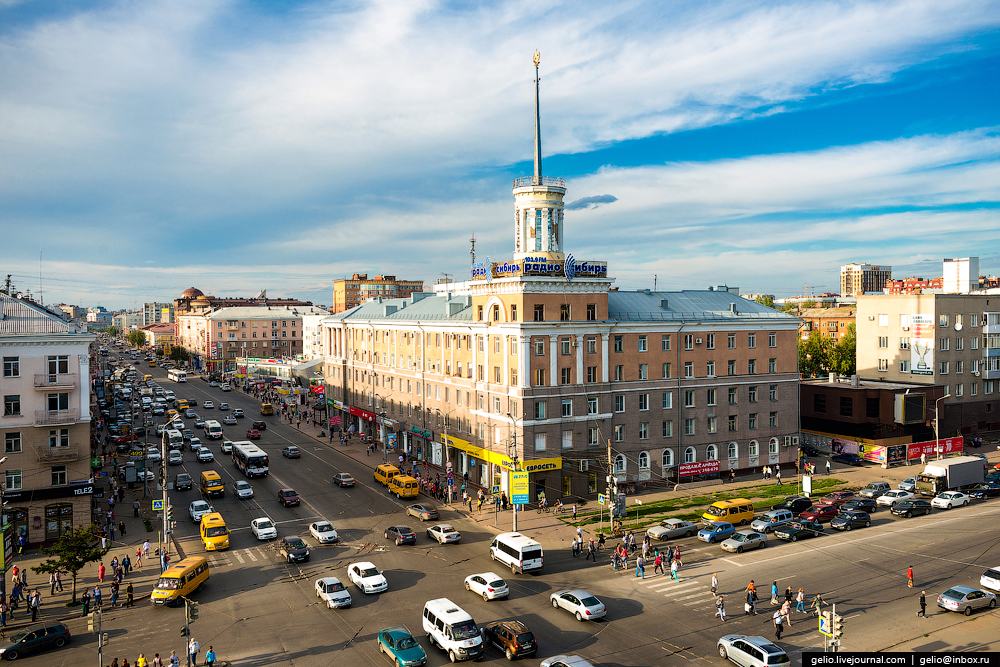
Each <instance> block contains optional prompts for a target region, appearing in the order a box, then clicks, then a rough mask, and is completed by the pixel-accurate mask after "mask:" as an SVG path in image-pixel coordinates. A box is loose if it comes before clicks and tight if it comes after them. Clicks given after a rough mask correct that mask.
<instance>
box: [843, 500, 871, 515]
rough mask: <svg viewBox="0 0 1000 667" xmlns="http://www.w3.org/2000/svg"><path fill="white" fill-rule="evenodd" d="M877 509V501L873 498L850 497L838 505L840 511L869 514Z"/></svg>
mask: <svg viewBox="0 0 1000 667" xmlns="http://www.w3.org/2000/svg"><path fill="white" fill-rule="evenodd" d="M876 510H878V503H877V502H875V498H861V497H860V496H859V497H857V498H852V499H851V500H848V501H847V502H846V503H844V504H843V505H841V506H840V511H841V512H868V513H869V514H871V513H872V512H875V511H876Z"/></svg>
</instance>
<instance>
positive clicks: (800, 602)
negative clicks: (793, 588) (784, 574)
mask: <svg viewBox="0 0 1000 667" xmlns="http://www.w3.org/2000/svg"><path fill="white" fill-rule="evenodd" d="M795 611H801V612H802V613H803V614H804V613H806V594H805V592H803V590H802V589H801V588H800V589H799V592H798V593H796V594H795Z"/></svg>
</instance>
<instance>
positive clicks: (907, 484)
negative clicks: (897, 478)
mask: <svg viewBox="0 0 1000 667" xmlns="http://www.w3.org/2000/svg"><path fill="white" fill-rule="evenodd" d="M896 488H897V489H902V490H903V491H916V490H917V478H916V477H907V478H906V479H904V480H903V481H902V482H900V483H899V484H897V485H896Z"/></svg>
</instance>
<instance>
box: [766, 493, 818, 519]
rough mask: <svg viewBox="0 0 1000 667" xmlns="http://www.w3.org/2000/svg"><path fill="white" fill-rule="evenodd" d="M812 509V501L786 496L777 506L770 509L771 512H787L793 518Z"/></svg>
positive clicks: (802, 497) (803, 497)
mask: <svg viewBox="0 0 1000 667" xmlns="http://www.w3.org/2000/svg"><path fill="white" fill-rule="evenodd" d="M810 507H812V501H811V500H809V499H808V498H806V497H805V496H788V497H787V498H785V499H784V500H782V501H781V502H780V503H778V504H777V505H773V506H772V507H771V509H772V510H788V511H789V512H791V513H792V514H793V515H794V516H798V515H800V514H802V513H803V512H805V511H806V510H807V509H809V508H810Z"/></svg>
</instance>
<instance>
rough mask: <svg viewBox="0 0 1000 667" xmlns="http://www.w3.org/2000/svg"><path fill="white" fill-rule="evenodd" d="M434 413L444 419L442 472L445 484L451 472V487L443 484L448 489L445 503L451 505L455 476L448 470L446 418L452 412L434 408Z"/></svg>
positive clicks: (449, 453)
mask: <svg viewBox="0 0 1000 667" xmlns="http://www.w3.org/2000/svg"><path fill="white" fill-rule="evenodd" d="M434 411H435V412H437V413H438V415H439V416H441V417H444V471H445V482H447V481H448V479H449V478H448V473H449V472H451V473H452V476H451V485H448V484H445V486H446V487H447V488H448V491H447V494H446V496H445V497H446V498H447V499H448V500H447V502H448V503H449V504H450V503H451V494H452V493H453V492H454V488H455V487H454V484H455V481H454V480H455V475H454V471H452V470H449V469H448V466H449V465H450V464H451V452H450V450H449V449H448V416H449V415H450V414H451V413H452V412H454V410H449V411H448V412H441V408H434Z"/></svg>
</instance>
